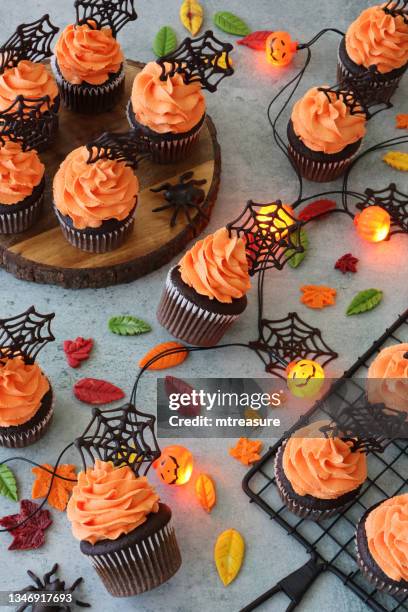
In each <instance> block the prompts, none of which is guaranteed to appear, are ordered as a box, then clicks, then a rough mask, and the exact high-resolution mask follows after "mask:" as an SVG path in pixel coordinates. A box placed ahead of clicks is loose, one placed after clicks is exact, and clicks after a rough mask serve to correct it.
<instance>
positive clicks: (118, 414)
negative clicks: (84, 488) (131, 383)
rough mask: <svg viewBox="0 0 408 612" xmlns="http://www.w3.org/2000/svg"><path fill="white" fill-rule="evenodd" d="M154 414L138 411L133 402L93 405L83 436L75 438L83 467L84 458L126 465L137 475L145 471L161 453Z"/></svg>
mask: <svg viewBox="0 0 408 612" xmlns="http://www.w3.org/2000/svg"><path fill="white" fill-rule="evenodd" d="M155 422H156V417H155V416H153V415H151V414H147V413H144V412H140V411H139V410H137V408H136V407H135V406H134V405H133V404H125V405H124V406H121V407H119V408H113V409H111V410H103V411H102V410H100V409H99V408H94V409H93V413H92V419H91V421H90V423H89V425H88V426H87V428H86V429H85V431H84V433H83V434H82V436H80V437H79V438H77V439H76V440H75V446H76V448H77V450H78V451H79V453H80V455H81V458H82V462H83V466H84V470H86V466H87V461H86V459H87V458H88V459H90V460H91V462H92V464H93V463H94V462H95V460H96V459H100V460H102V461H112V463H113V465H114V466H122V465H127V466H129V467H130V468H131V470H132V471H133V472H134V473H135V475H136V476H139V473H140V472H141V471H143V475H145V474H147V472H148V471H149V469H150V467H151V465H152V463H153V461H155V460H156V459H157V458H158V457H160V449H159V446H158V444H157V440H156V436H155V433H154V426H155Z"/></svg>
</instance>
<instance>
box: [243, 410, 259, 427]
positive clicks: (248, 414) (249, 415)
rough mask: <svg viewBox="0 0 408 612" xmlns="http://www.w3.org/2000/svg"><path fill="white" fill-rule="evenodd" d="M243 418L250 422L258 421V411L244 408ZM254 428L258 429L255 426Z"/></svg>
mask: <svg viewBox="0 0 408 612" xmlns="http://www.w3.org/2000/svg"><path fill="white" fill-rule="evenodd" d="M244 417H245V418H246V419H251V420H252V421H253V420H254V419H259V410H255V409H254V408H245V410H244ZM256 427H259V425H257V426H256ZM256 427H255V428H256Z"/></svg>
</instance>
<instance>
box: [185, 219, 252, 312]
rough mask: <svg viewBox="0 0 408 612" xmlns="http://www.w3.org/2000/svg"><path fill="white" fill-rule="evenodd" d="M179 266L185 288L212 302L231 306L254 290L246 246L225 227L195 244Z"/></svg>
mask: <svg viewBox="0 0 408 612" xmlns="http://www.w3.org/2000/svg"><path fill="white" fill-rule="evenodd" d="M179 265H180V274H181V278H182V280H183V281H184V282H185V283H186V285H189V287H193V289H195V291H197V293H199V294H200V295H205V296H206V297H208V298H210V300H213V299H215V300H218V301H219V302H227V303H230V302H232V300H233V299H239V298H242V297H243V296H244V295H245V294H246V292H247V291H248V289H250V287H251V283H250V282H249V274H248V262H247V258H246V254H245V244H244V242H243V240H242V239H241V238H238V237H237V236H231V237H230V235H229V233H228V230H227V229H226V228H225V227H223V228H221V229H219V230H218V231H216V232H215V234H210V236H207V237H206V238H204V240H199V241H198V242H196V244H195V245H194V246H193V247H192V248H191V249H190V250H189V251H187V253H186V254H185V255H184V257H183V258H182V259H181V261H180V264H179Z"/></svg>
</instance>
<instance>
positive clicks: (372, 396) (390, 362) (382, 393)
mask: <svg viewBox="0 0 408 612" xmlns="http://www.w3.org/2000/svg"><path fill="white" fill-rule="evenodd" d="M367 398H368V401H369V402H370V404H385V406H386V407H387V408H390V409H392V410H398V411H400V412H406V413H408V343H405V344H404V343H401V344H394V345H393V346H387V347H386V348H384V349H382V351H380V353H379V354H378V355H377V357H376V358H375V359H374V361H373V362H372V363H371V365H370V367H369V369H368V373H367Z"/></svg>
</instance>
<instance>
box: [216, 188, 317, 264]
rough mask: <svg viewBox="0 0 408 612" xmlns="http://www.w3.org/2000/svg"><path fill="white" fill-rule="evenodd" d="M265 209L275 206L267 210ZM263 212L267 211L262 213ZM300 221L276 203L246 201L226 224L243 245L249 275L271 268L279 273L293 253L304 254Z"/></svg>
mask: <svg viewBox="0 0 408 612" xmlns="http://www.w3.org/2000/svg"><path fill="white" fill-rule="evenodd" d="M269 207H271V208H272V207H275V208H274V209H273V210H272V211H267V209H268V208H269ZM265 210H266V211H267V212H265ZM303 225H304V222H303V221H299V220H297V219H296V218H295V217H294V216H293V215H292V214H291V212H290V211H289V210H288V209H287V208H285V207H284V205H283V204H282V202H281V201H280V200H276V201H275V202H271V203H269V204H257V203H256V202H253V201H252V200H249V201H248V202H247V204H246V206H245V208H244V210H243V211H242V213H241V214H240V215H239V217H237V218H236V219H235V220H234V221H231V222H230V223H228V224H227V229H228V231H229V234H230V236H231V235H232V232H236V234H237V235H238V236H239V237H241V238H243V239H244V241H245V243H246V247H245V248H246V254H247V259H248V266H249V274H250V275H251V276H253V275H254V274H256V273H257V272H260V271H262V272H264V271H265V270H269V269H271V268H277V269H278V270H282V268H283V267H284V265H285V264H286V263H287V262H288V261H289V259H291V258H292V257H293V256H294V255H295V254H296V253H304V251H305V248H304V247H303V246H302V244H301V239H300V232H301V229H302V226H303Z"/></svg>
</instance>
